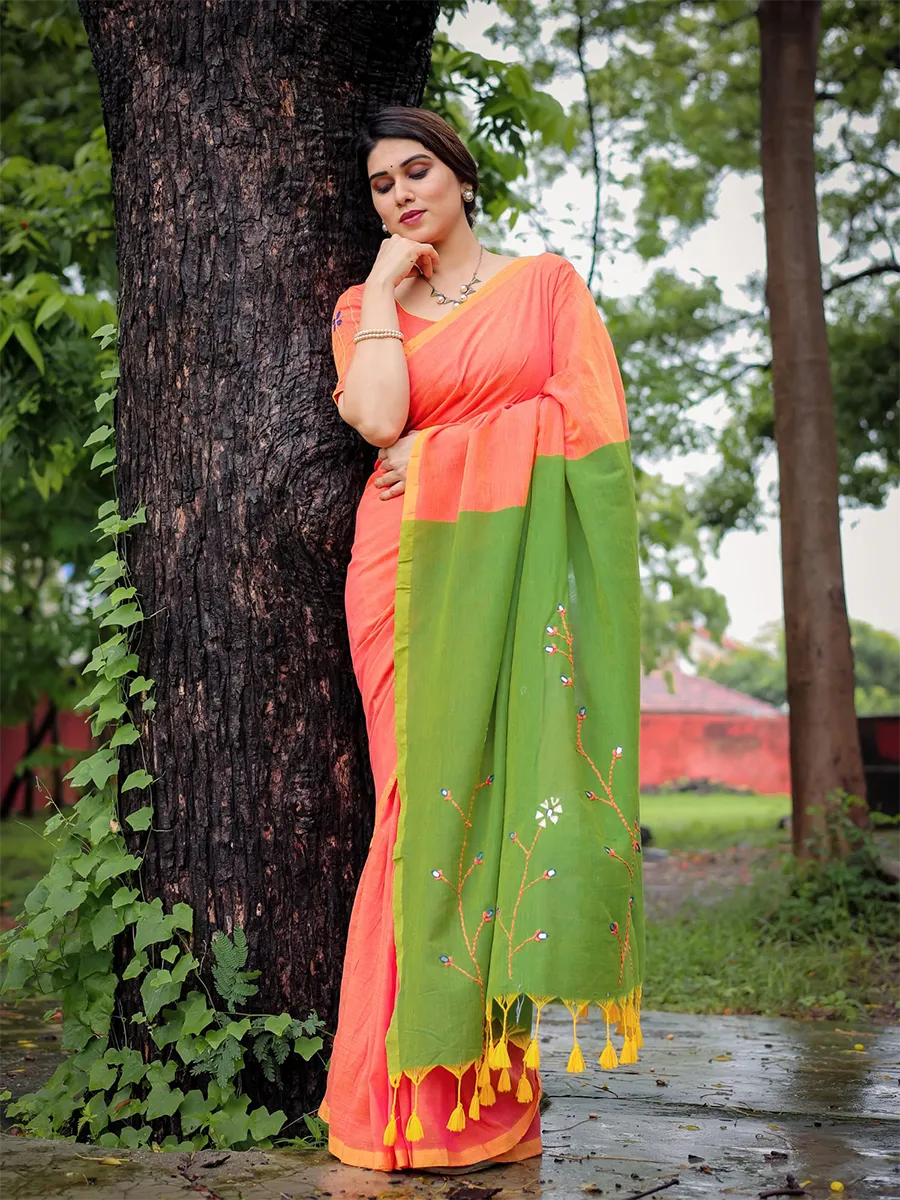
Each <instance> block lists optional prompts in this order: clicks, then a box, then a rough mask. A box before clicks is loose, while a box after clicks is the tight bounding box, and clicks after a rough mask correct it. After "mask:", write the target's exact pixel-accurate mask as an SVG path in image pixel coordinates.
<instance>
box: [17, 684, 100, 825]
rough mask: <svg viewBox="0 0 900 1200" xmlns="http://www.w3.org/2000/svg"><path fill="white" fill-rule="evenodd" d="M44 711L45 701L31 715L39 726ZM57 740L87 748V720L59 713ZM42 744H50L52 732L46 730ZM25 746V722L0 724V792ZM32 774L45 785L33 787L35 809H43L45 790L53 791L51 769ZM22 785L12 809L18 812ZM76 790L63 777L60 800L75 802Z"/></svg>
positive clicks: (44, 713)
mask: <svg viewBox="0 0 900 1200" xmlns="http://www.w3.org/2000/svg"><path fill="white" fill-rule="evenodd" d="M46 712H47V705H46V702H44V703H41V704H39V705H38V707H37V709H36V710H35V714H34V723H35V725H36V726H39V725H40V724H41V722H42V721H43V719H44V716H45V715H46ZM59 740H60V743H61V744H62V745H63V746H68V747H70V748H71V749H72V750H87V749H89V748H90V745H91V729H90V725H89V723H88V722H87V721H86V720H85V718H84V715H83V714H82V713H75V712H61V713H60V714H59ZM41 744H42V745H44V746H49V745H52V744H53V735H52V731H50V730H48V732H47V736H46V737H45V738H44V740H43V742H42V743H41ZM27 745H28V728H27V726H26V725H3V726H0V795H3V794H5V792H6V788H7V785H8V784H9V782H10V780H11V779H12V776H13V772H14V771H15V769H16V764H17V763H18V761H19V759H20V758H21V757H22V755H23V754H24V753H25V748H26V746H27ZM73 762H74V759H73V760H70V761H69V762H68V763H66V764H65V766H64V767H63V768H62V773H63V775H66V774H67V773H68V772H69V771H70V770H71V768H72V765H73ZM32 774H34V775H37V776H38V777H39V778H40V779H42V780H43V783H44V788H46V792H45V791H44V788H41V787H35V790H34V806H35V809H40V808H43V807H44V805H45V802H46V799H47V794H46V793H47V792H49V793H50V795H51V796H52V794H53V772H52V770H51V769H49V768H43V767H42V768H40V769H39V770H37V771H33V772H32ZM24 788H25V785H24V784H23V785H22V787H21V789H20V791H19V794H18V797H17V799H16V804H15V807H14V809H13V811H14V812H19V811H20V810H21V809H22V802H23V798H24ZM78 796H79V793H78V792H77V791H75V790H74V789H73V788H72V785H71V784H70V783H68V782H67V781H66V780H63V797H62V799H63V803H64V804H74V803H75V801H76V800H77V799H78Z"/></svg>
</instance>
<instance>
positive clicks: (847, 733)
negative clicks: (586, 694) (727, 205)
mask: <svg viewBox="0 0 900 1200" xmlns="http://www.w3.org/2000/svg"><path fill="white" fill-rule="evenodd" d="M758 17H759V28H760V48H761V69H760V99H761V106H762V176H763V199H764V206H765V229H766V251H767V260H768V281H767V287H766V297H767V302H768V306H769V317H770V325H771V334H772V354H773V361H772V385H773V391H774V398H775V439H776V443H777V446H778V467H779V492H780V506H781V552H782V573H783V574H782V579H783V591H784V618H785V648H786V657H787V693H788V703H789V705H790V735H791V782H792V791H793V814H794V815H793V842H794V851H795V853H796V854H797V855H798V857H801V858H806V857H821V858H828V857H831V856H840V855H843V854H845V853H846V851H847V849H848V841H847V839H846V837H845V836H844V834H843V833H842V832H841V831H840V823H839V822H835V821H833V820H832V819H830V818H832V817H833V816H834V812H835V809H836V807H837V792H838V790H843V791H845V792H847V793H849V794H851V795H854V796H857V797H859V798H860V799H862V800H865V778H864V775H863V768H862V759H861V755H860V746H859V732H858V729H857V724H856V714H855V711H854V682H853V652H852V648H851V643H850V626H849V622H848V620H847V605H846V600H845V595H844V576H843V566H842V561H841V531H840V513H839V507H838V462H837V440H836V432H835V420H834V410H833V402H832V391H831V377H830V374H829V366H828V341H827V333H826V325H825V310H824V303H823V297H822V265H821V260H820V256H819V237H818V212H817V206H816V175H815V158H814V149H813V138H814V131H815V128H814V122H815V80H816V57H817V53H818V44H819V36H820V21H821V12H820V3H819V0H762V3H761V4H760V6H759V9H758ZM854 820H855V822H856V823H857V824H859V825H862V826H865V825H866V824H867V823H868V810H867V809H866V807H865V805H864V804H863V805H862V806H857V807H856V809H855V810H854Z"/></svg>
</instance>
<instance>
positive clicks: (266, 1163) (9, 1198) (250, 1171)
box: [2, 1006, 900, 1200]
mask: <svg viewBox="0 0 900 1200" xmlns="http://www.w3.org/2000/svg"><path fill="white" fill-rule="evenodd" d="M558 1007H559V1006H551V1007H549V1008H547V1009H545V1010H544V1016H543V1018H542V1020H541V1032H542V1035H543V1036H542V1050H541V1054H542V1060H543V1061H542V1076H543V1080H544V1090H545V1093H546V1095H548V1096H549V1097H550V1098H551V1103H550V1106H549V1108H548V1109H547V1110H546V1112H545V1113H544V1116H543V1129H544V1153H543V1155H542V1156H541V1157H537V1158H533V1159H530V1160H528V1161H527V1162H524V1163H518V1164H514V1165H512V1166H508V1167H506V1166H500V1165H498V1166H497V1167H493V1168H490V1169H489V1170H486V1171H481V1172H476V1173H473V1174H472V1175H471V1176H468V1177H467V1176H465V1175H463V1176H452V1177H440V1176H434V1175H416V1174H414V1173H409V1172H397V1173H394V1174H387V1173H381V1172H370V1171H362V1170H357V1169H354V1168H351V1167H345V1166H343V1164H341V1163H338V1162H337V1161H336V1160H335V1159H334V1158H332V1157H331V1156H330V1155H329V1154H328V1153H327V1152H317V1153H314V1154H300V1153H296V1152H287V1151H254V1152H244V1153H231V1154H228V1153H225V1152H221V1151H203V1152H200V1153H198V1154H196V1155H195V1156H193V1159H192V1158H191V1156H189V1155H186V1154H183V1153H179V1152H170V1153H157V1154H154V1153H151V1152H146V1151H143V1152H135V1151H126V1150H123V1151H117V1150H113V1151H110V1150H106V1149H104V1150H97V1149H96V1148H93V1147H90V1146H85V1145H78V1144H75V1143H71V1142H40V1141H35V1140H32V1139H30V1138H21V1137H13V1136H10V1135H4V1136H3V1138H2V1151H3V1175H2V1196H3V1200H39V1198H41V1200H43V1198H44V1197H50V1198H58V1200H80V1198H81V1197H84V1196H87V1195H90V1196H91V1197H92V1200H197V1198H198V1197H202V1198H203V1200H307V1198H310V1200H312V1198H313V1197H327V1196H331V1197H335V1198H338V1197H343V1198H346V1200H350V1198H351V1197H352V1198H356V1197H373V1198H374V1197H378V1198H379V1200H380V1198H382V1197H407V1196H409V1197H412V1196H432V1195H434V1196H441V1197H446V1200H481V1197H484V1200H488V1198H489V1197H492V1196H497V1197H498V1198H500V1200H507V1198H509V1200H513V1198H518V1197H522V1196H528V1197H535V1196H537V1197H540V1196H547V1197H552V1198H553V1200H573V1198H574V1197H578V1198H579V1200H581V1198H582V1197H584V1196H585V1195H603V1196H604V1197H605V1198H606V1200H610V1198H612V1197H615V1200H629V1197H633V1196H635V1195H637V1194H638V1193H642V1192H645V1191H647V1190H649V1189H651V1188H656V1187H659V1186H660V1185H661V1184H665V1183H666V1182H667V1181H669V1180H674V1179H677V1180H678V1182H677V1183H676V1184H674V1185H673V1186H671V1187H667V1188H666V1189H665V1190H664V1191H662V1192H658V1193H657V1196H662V1197H664V1198H666V1200H692V1198H694V1197H697V1198H701V1197H710V1196H729V1197H748V1198H753V1197H758V1195H759V1193H760V1192H763V1191H771V1190H772V1189H776V1188H778V1187H783V1186H784V1185H785V1181H786V1177H787V1175H788V1174H791V1175H793V1176H794V1178H795V1179H796V1180H797V1182H798V1183H801V1184H802V1183H804V1182H805V1181H807V1180H809V1181H810V1182H809V1183H807V1184H806V1187H805V1194H806V1195H807V1196H809V1197H810V1198H811V1200H824V1198H825V1197H829V1198H830V1200H835V1193H834V1192H832V1191H831V1188H830V1185H831V1183H832V1181H837V1182H840V1183H843V1185H844V1191H843V1192H842V1193H840V1195H841V1200H869V1198H870V1197H871V1198H872V1200H876V1198H877V1200H883V1198H885V1200H887V1198H891V1197H897V1198H900V1136H898V1135H900V1105H898V1096H900V1088H898V1084H900V1078H898V1075H900V1032H898V1030H896V1029H894V1028H860V1027H857V1028H854V1029H850V1028H843V1027H841V1026H840V1025H836V1024H835V1023H833V1022H827V1023H826V1022H816V1023H812V1022H801V1021H795V1020H788V1019H779V1018H759V1017H721V1016H710V1017H705V1016H697V1015H684V1014H677V1013H652V1012H651V1013H644V1014H643V1017H642V1028H643V1031H644V1046H643V1049H642V1050H641V1052H640V1053H641V1061H640V1062H639V1063H637V1064H635V1065H634V1066H631V1067H619V1068H617V1069H616V1070H615V1071H602V1070H601V1068H600V1067H599V1066H597V1065H596V1060H597V1057H598V1055H599V1053H600V1050H601V1049H602V1044H603V1024H602V1022H601V1021H596V1020H595V1019H594V1018H593V1017H592V1018H591V1020H590V1021H589V1022H588V1023H587V1024H581V1025H580V1026H579V1040H580V1042H581V1045H582V1049H583V1050H584V1054H585V1059H586V1060H587V1062H588V1064H589V1069H588V1070H587V1071H586V1072H584V1073H583V1074H580V1075H569V1074H568V1073H567V1072H566V1069H565V1067H566V1061H567V1058H568V1053H569V1043H570V1031H571V1018H570V1017H569V1016H568V1014H567V1013H566V1012H565V1010H562V1009H559V1011H557V1009H558ZM598 1015H599V1014H598ZM856 1045H862V1046H863V1049H862V1050H857V1049H854V1046H856ZM11 1049H12V1048H11V1047H10V1048H9V1049H8V1052H9V1050H11ZM9 1061H10V1060H9V1059H7V1062H9ZM7 1082H10V1086H12V1087H13V1089H14V1090H15V1091H17V1092H18V1091H21V1090H22V1089H21V1088H19V1087H17V1086H16V1084H15V1082H12V1081H7ZM103 1156H112V1157H115V1158H120V1159H123V1160H125V1162H124V1163H123V1164H122V1165H119V1166H115V1165H104V1164H102V1163H100V1162H98V1161H97V1160H98V1159H99V1158H100V1157H103ZM204 1164H210V1165H209V1166H205V1165H204ZM212 1164H215V1165H212Z"/></svg>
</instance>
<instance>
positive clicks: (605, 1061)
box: [600, 1038, 619, 1071]
mask: <svg viewBox="0 0 900 1200" xmlns="http://www.w3.org/2000/svg"><path fill="white" fill-rule="evenodd" d="M618 1065H619V1058H618V1055H617V1054H616V1048H615V1046H614V1045H613V1044H612V1042H611V1041H610V1040H609V1038H607V1039H606V1045H605V1047H604V1048H603V1053H602V1054H601V1055H600V1066H601V1067H603V1068H604V1069H605V1070H607V1071H614V1070H615V1069H616V1067H617V1066H618Z"/></svg>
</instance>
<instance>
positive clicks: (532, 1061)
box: [525, 995, 553, 1070]
mask: <svg viewBox="0 0 900 1200" xmlns="http://www.w3.org/2000/svg"><path fill="white" fill-rule="evenodd" d="M528 999H529V1000H530V1001H531V1002H532V1004H534V1006H535V1008H536V1009H537V1018H536V1019H535V1022H534V1037H533V1038H532V1039H531V1041H530V1042H529V1044H528V1049H527V1050H526V1051H525V1066H526V1067H534V1069H535V1070H537V1069H538V1067H539V1066H540V1065H541V1048H540V1046H539V1044H538V1036H539V1034H540V1029H541V1013H542V1012H543V1010H544V1007H545V1005H547V1004H549V1003H550V1001H551V1000H552V999H553V997H552V996H531V995H529V996H528Z"/></svg>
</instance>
